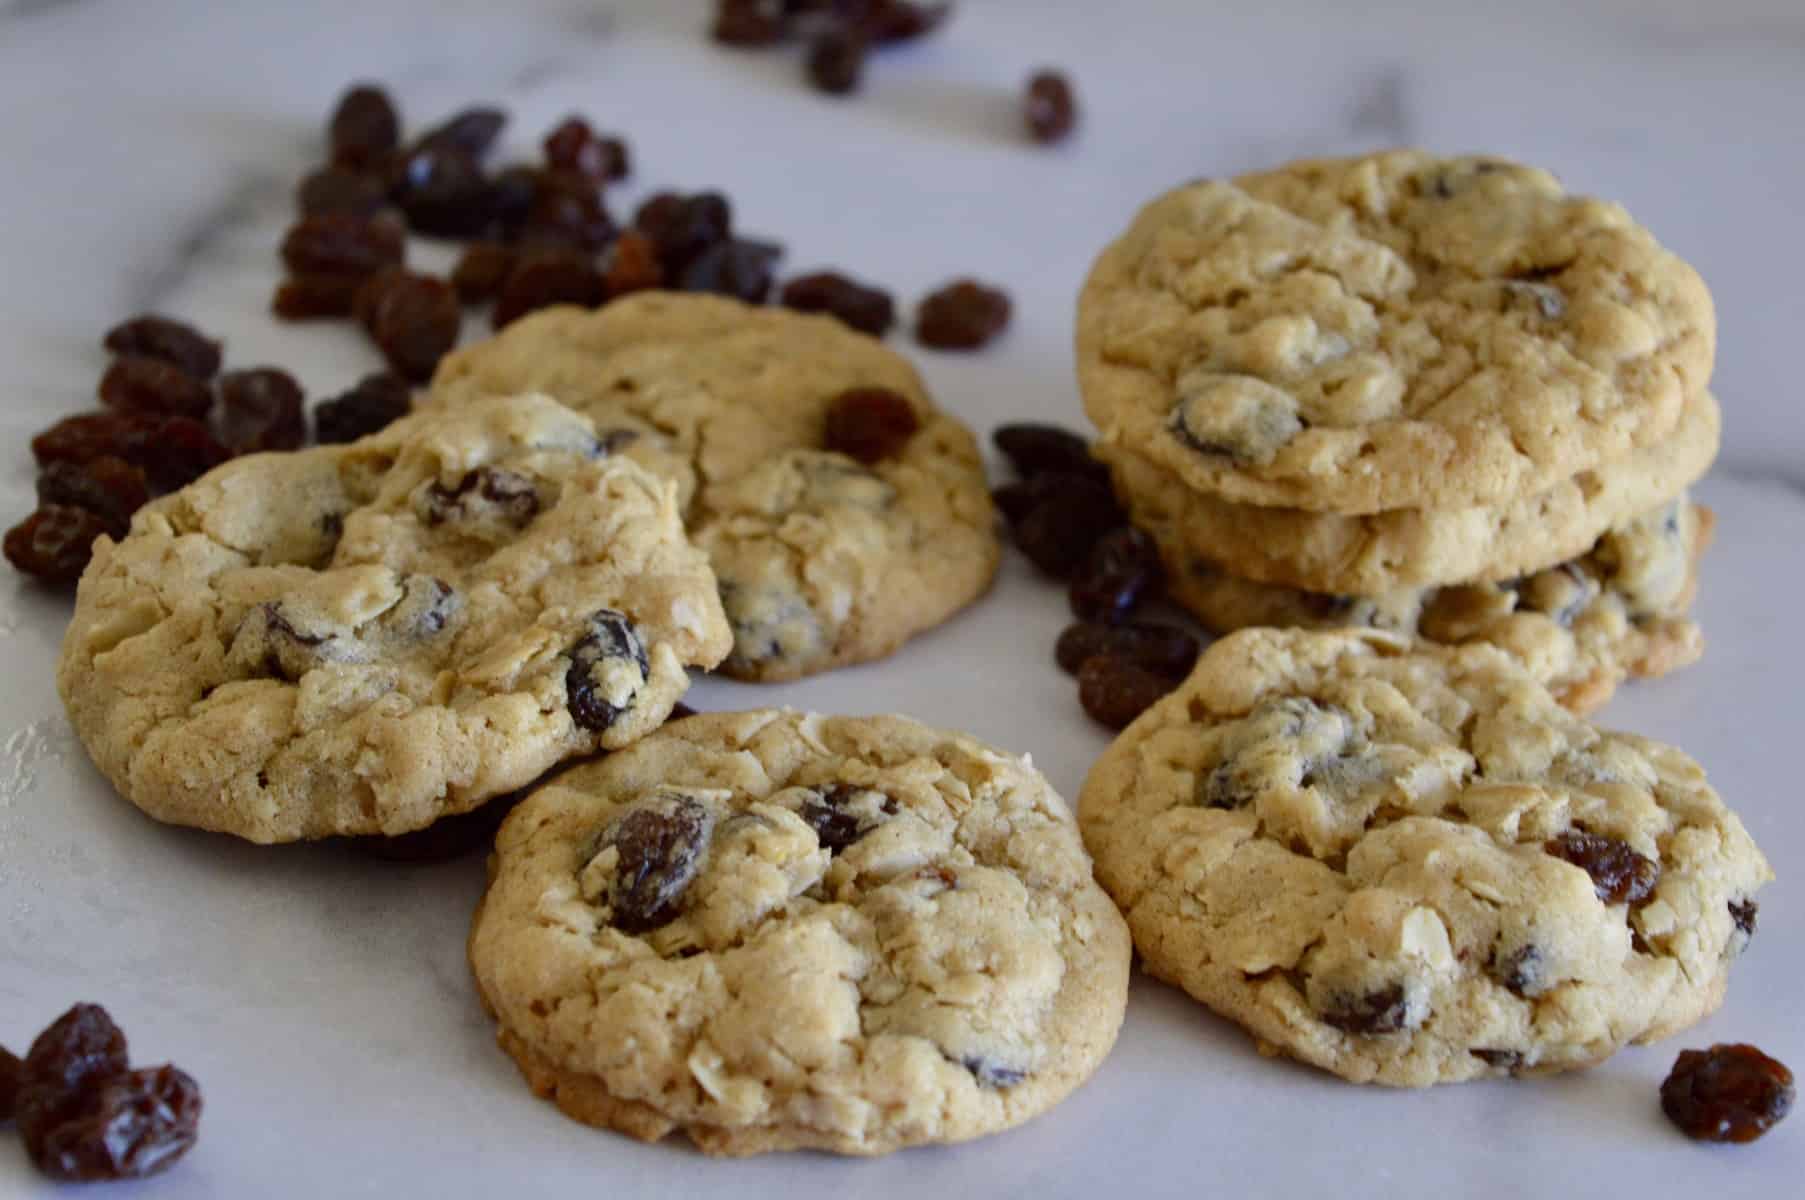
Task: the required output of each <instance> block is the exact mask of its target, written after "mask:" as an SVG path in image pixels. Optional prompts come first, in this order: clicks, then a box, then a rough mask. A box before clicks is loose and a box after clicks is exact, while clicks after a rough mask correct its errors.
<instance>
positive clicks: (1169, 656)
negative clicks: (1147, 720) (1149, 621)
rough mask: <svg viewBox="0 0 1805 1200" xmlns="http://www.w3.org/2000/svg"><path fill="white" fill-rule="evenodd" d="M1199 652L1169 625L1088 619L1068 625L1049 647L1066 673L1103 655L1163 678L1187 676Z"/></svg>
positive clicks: (1194, 641)
mask: <svg viewBox="0 0 1805 1200" xmlns="http://www.w3.org/2000/svg"><path fill="white" fill-rule="evenodd" d="M1201 652H1202V649H1201V647H1200V646H1199V645H1198V643H1197V639H1196V638H1194V637H1192V636H1191V635H1190V634H1188V633H1186V632H1185V631H1184V630H1182V629H1178V628H1176V627H1174V626H1171V625H1137V624H1128V625H1116V626H1114V627H1111V626H1108V625H1097V624H1093V623H1091V622H1088V621H1081V622H1079V623H1078V624H1076V625H1071V626H1068V627H1067V628H1066V631H1065V632H1064V633H1062V634H1060V635H1059V641H1058V642H1057V643H1056V644H1055V645H1054V647H1053V657H1054V658H1055V659H1056V660H1057V661H1058V663H1059V666H1060V668H1061V669H1062V670H1064V671H1065V672H1066V673H1067V674H1070V675H1076V674H1077V673H1078V670H1079V668H1081V667H1083V666H1084V663H1085V660H1086V659H1089V658H1092V657H1094V656H1096V655H1099V654H1106V655H1109V656H1111V657H1113V658H1119V659H1123V660H1125V661H1127V662H1131V663H1133V664H1134V665H1135V666H1137V667H1140V668H1141V669H1142V670H1145V671H1151V672H1153V673H1154V674H1155V675H1162V676H1164V677H1166V678H1167V679H1183V678H1184V677H1185V676H1187V675H1189V674H1190V673H1191V668H1192V667H1194V666H1196V665H1197V656H1198V654H1200V653H1201Z"/></svg>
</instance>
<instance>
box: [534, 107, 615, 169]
mask: <svg viewBox="0 0 1805 1200" xmlns="http://www.w3.org/2000/svg"><path fill="white" fill-rule="evenodd" d="M545 161H546V162H547V163H548V164H550V165H551V166H553V167H555V168H557V169H558V170H561V171H575V172H576V173H577V174H579V175H586V176H588V177H589V178H591V179H596V180H602V181H604V182H612V181H614V180H618V179H625V178H626V177H627V172H628V162H627V146H626V143H625V142H623V141H621V140H620V139H619V138H612V137H601V136H599V135H597V134H596V132H595V130H593V129H591V128H590V127H589V122H587V121H585V120H584V119H583V118H582V117H578V116H571V117H566V118H565V119H564V120H563V121H562V122H560V123H559V124H558V126H557V128H555V129H553V130H552V131H551V132H550V133H548V134H546V135H545Z"/></svg>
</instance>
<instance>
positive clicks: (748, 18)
mask: <svg viewBox="0 0 1805 1200" xmlns="http://www.w3.org/2000/svg"><path fill="white" fill-rule="evenodd" d="M784 9H785V4H784V3H783V0H720V2H719V3H718V4H717V5H716V6H715V15H714V24H713V25H712V26H711V27H710V29H709V35H710V36H711V37H713V38H714V40H715V41H717V42H720V43H721V44H722V45H724V46H772V45H776V44H777V43H778V42H781V41H782V40H783V38H784V34H785V33H786V32H787V31H788V26H787V23H786V22H785V20H784V15H785V14H784Z"/></svg>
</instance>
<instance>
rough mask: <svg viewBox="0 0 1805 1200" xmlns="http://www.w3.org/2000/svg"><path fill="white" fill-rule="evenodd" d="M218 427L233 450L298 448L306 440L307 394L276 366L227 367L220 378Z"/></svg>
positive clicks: (224, 441) (238, 451)
mask: <svg viewBox="0 0 1805 1200" xmlns="http://www.w3.org/2000/svg"><path fill="white" fill-rule="evenodd" d="M218 428H219V440H220V442H221V443H222V444H224V446H225V447H226V449H228V450H230V451H231V452H232V453H233V454H255V453H257V452H258V451H262V450H294V449H297V448H299V447H300V446H301V445H302V443H304V442H306V440H307V417H306V395H305V394H304V393H303V392H302V391H301V385H300V384H299V383H296V382H295V377H294V376H293V375H290V374H289V373H288V372H287V371H284V370H281V369H279V368H276V367H256V368H253V369H251V370H247V371H229V372H227V373H226V374H225V375H222V376H220V380H219V415H218Z"/></svg>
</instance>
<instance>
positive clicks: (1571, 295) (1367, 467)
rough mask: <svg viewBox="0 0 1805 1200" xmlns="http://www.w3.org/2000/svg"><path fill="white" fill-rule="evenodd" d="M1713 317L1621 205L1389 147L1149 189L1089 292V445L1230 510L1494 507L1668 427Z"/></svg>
mask: <svg viewBox="0 0 1805 1200" xmlns="http://www.w3.org/2000/svg"><path fill="white" fill-rule="evenodd" d="M1715 320H1716V318H1715V314H1714V310H1713V307H1712V303H1711V297H1710V294H1709V292H1707V291H1706V289H1705V286H1704V284H1703V283H1702V282H1701V281H1700V280H1699V278H1698V275H1697V273H1696V272H1694V271H1693V270H1692V268H1690V267H1689V266H1687V265H1686V264H1685V263H1684V262H1682V261H1681V260H1680V259H1679V258H1677V257H1675V256H1674V255H1673V254H1671V253H1669V252H1667V251H1666V250H1664V249H1662V247H1661V246H1660V245H1659V244H1658V243H1657V242H1656V241H1655V239H1654V238H1653V237H1652V236H1650V235H1649V234H1648V232H1647V231H1646V230H1644V229H1642V228H1640V227H1639V226H1637V225H1636V224H1635V223H1634V222H1633V221H1632V220H1631V219H1630V217H1629V215H1628V214H1627V213H1625V212H1624V211H1623V209H1621V208H1620V207H1618V206H1616V205H1613V204H1608V203H1605V202H1603V201H1599V200H1594V199H1591V198H1588V197H1581V196H1572V195H1568V194H1567V193H1566V192H1565V191H1564V190H1563V189H1562V188H1561V186H1560V184H1559V183H1558V182H1556V181H1555V179H1554V177H1553V176H1552V175H1549V174H1548V173H1547V172H1545V171H1540V170H1536V169H1534V168H1530V167H1524V166H1518V165H1516V164H1513V163H1507V162H1504V161H1502V160H1499V159H1491V158H1440V157H1436V156H1433V155H1430V154H1426V153H1422V152H1419V151H1393V152H1388V153H1384V154H1377V155H1369V156H1365V157H1359V158H1346V159H1319V160H1308V161H1303V162H1298V163H1293V164H1291V165H1289V166H1285V167H1281V168H1279V169H1277V170H1273V171H1266V172H1261V173H1257V174H1251V175H1244V176H1241V177H1239V178H1237V179H1235V180H1233V181H1230V182H1215V181H1205V182H1199V183H1194V184H1189V185H1187V186H1184V187H1181V188H1178V189H1176V190H1175V191H1173V192H1171V193H1168V194H1167V195H1165V196H1163V197H1161V198H1159V199H1157V200H1155V201H1153V202H1152V203H1151V204H1149V205H1148V206H1147V207H1146V208H1144V209H1143V210H1142V211H1141V213H1140V214H1139V215H1138V216H1137V217H1136V219H1135V221H1134V223H1133V224H1132V225H1131V226H1130V228H1129V229H1128V231H1127V232H1126V233H1124V234H1123V235H1122V236H1121V237H1120V238H1119V239H1118V240H1117V241H1116V242H1115V243H1113V244H1112V245H1111V246H1110V247H1108V248H1107V249H1106V250H1105V251H1104V252H1103V253H1102V255H1101V256H1100V257H1099V259H1098V260H1097V262H1096V264H1095V266H1094V267H1093V268H1092V271H1091V274H1090V277H1089V279H1088V281H1087V282H1086V284H1085V287H1084V290H1083V293H1082V295H1081V297H1080V302H1079V312H1078V327H1077V349H1078V369H1079V381H1080V384H1081V387H1082V390H1083V392H1084V401H1085V408H1086V410H1087V411H1088V412H1089V414H1090V416H1091V418H1092V420H1094V421H1095V422H1096V423H1097V425H1098V427H1099V428H1100V429H1101V430H1102V432H1103V437H1104V440H1105V441H1109V442H1116V443H1120V444H1121V445H1123V446H1125V447H1126V448H1128V449H1130V450H1133V451H1135V452H1136V453H1139V454H1142V455H1144V456H1146V457H1148V458H1149V459H1152V460H1153V461H1155V462H1156V463H1158V464H1159V465H1160V466H1162V467H1165V468H1167V469H1169V470H1171V471H1174V472H1176V473H1177V474H1178V475H1179V476H1180V477H1181V478H1182V479H1183V480H1184V481H1185V483H1186V485H1187V486H1190V487H1193V488H1197V489H1199V490H1202V491H1208V492H1213V493H1215V494H1217V495H1220V496H1221V497H1223V498H1224V499H1226V500H1231V501H1234V502H1236V503H1241V504H1258V505H1269V506H1280V507H1295V508H1307V509H1311V510H1319V511H1336V512H1342V513H1368V512H1377V511H1380V510H1383V509H1391V508H1416V507H1422V508H1453V507H1467V506H1473V505H1497V504H1504V503H1508V502H1510V501H1512V500H1515V499H1518V498H1520V497H1523V496H1528V495H1532V494H1534V493H1537V492H1542V491H1546V490H1547V489H1548V488H1550V487H1553V486H1555V485H1556V484H1558V483H1559V482H1560V481H1561V480H1564V479H1568V478H1571V477H1572V476H1574V475H1577V474H1578V473H1579V472H1581V471H1584V470H1588V469H1591V468H1594V467H1598V466H1600V465H1602V464H1604V463H1607V462H1610V461H1612V460H1615V459H1620V458H1622V457H1624V456H1625V455H1627V454H1629V453H1630V452H1632V451H1633V450H1635V449H1636V448H1638V447H1642V446H1648V445H1652V444H1654V443H1655V442H1658V441H1660V440H1661V439H1662V438H1663V437H1665V436H1667V435H1668V434H1669V433H1670V432H1671V431H1672V430H1673V428H1674V426H1675V425H1676V423H1677V422H1678V421H1679V418H1680V411H1681V408H1682V405H1683V402H1684V400H1685V399H1686V397H1688V396H1690V395H1693V394H1696V393H1698V392H1700V391H1702V390H1704V388H1705V386H1706V384H1707V383H1708V382H1709V379H1710V374H1711V366H1712V358H1713V354H1714V350H1715V338H1716V325H1715Z"/></svg>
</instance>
